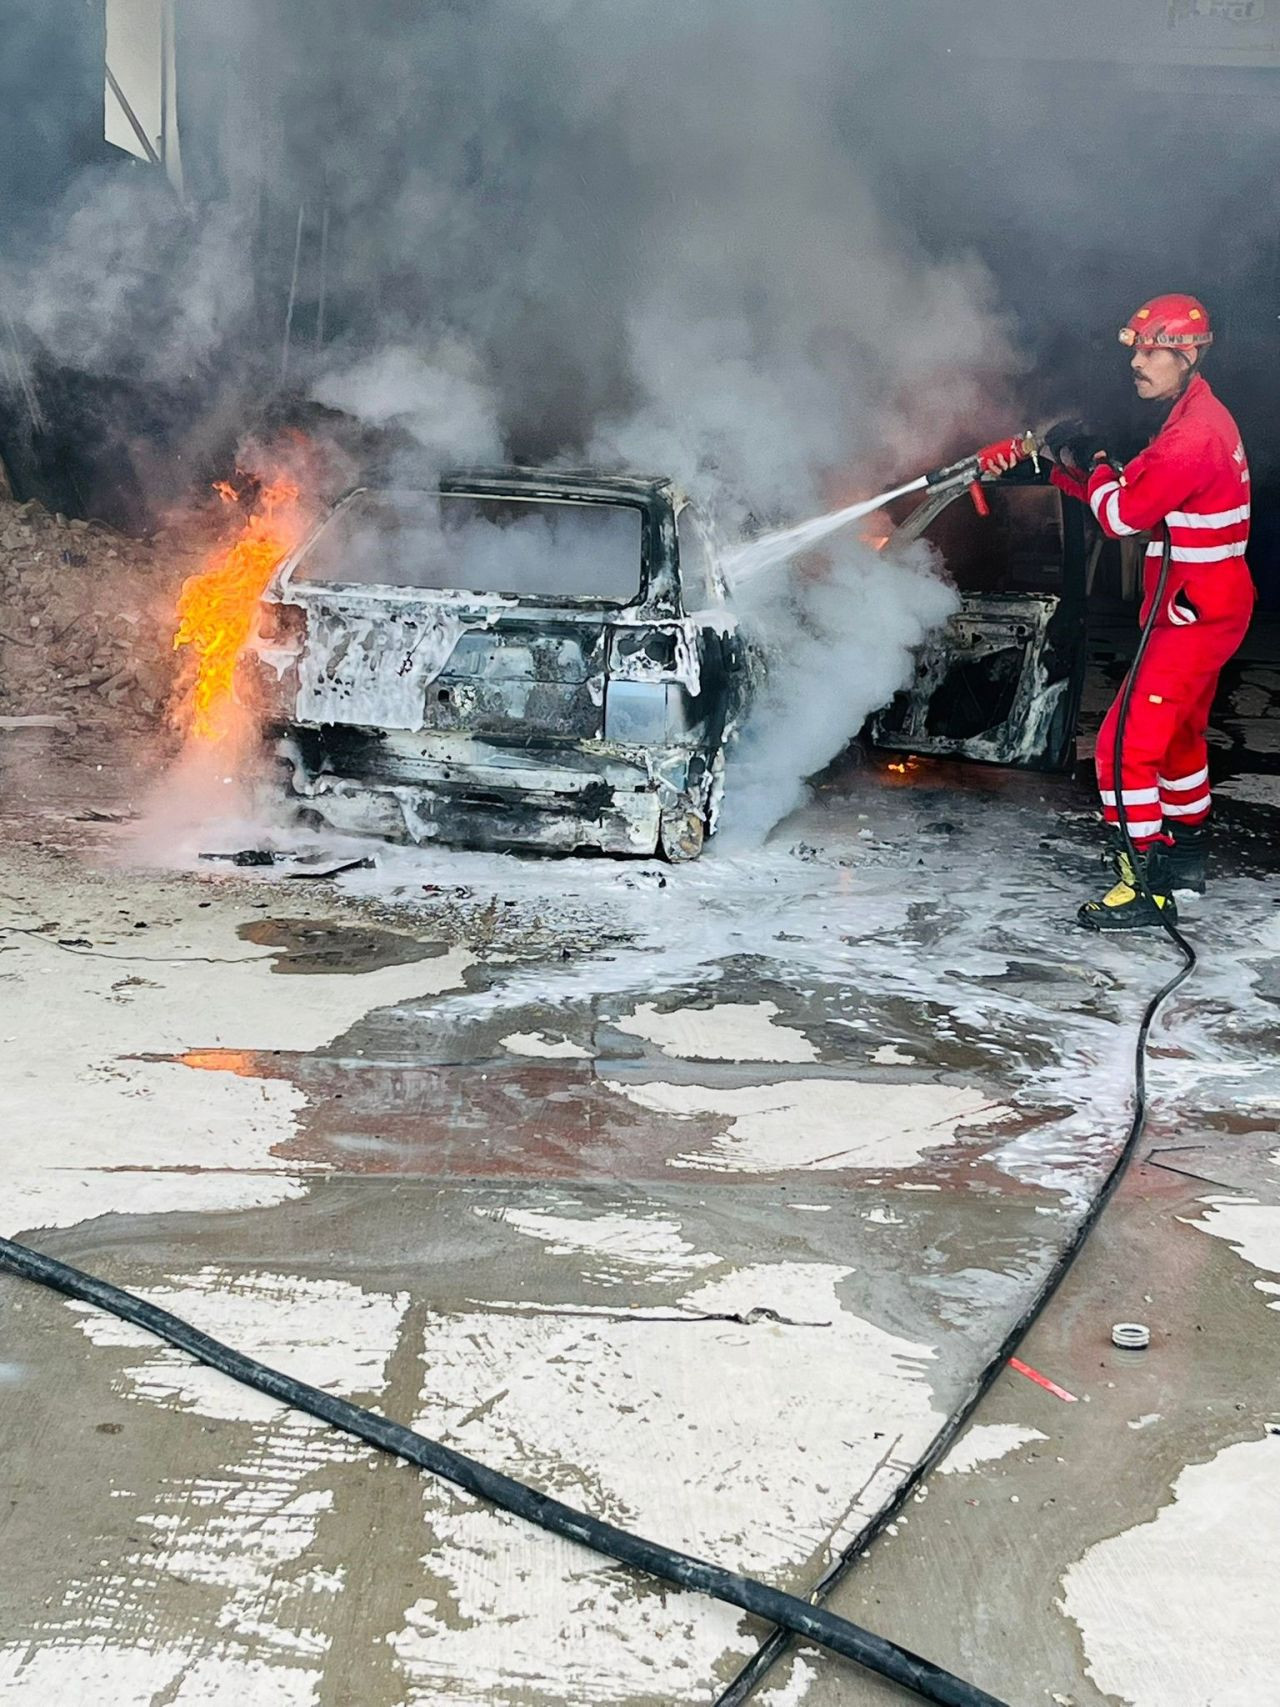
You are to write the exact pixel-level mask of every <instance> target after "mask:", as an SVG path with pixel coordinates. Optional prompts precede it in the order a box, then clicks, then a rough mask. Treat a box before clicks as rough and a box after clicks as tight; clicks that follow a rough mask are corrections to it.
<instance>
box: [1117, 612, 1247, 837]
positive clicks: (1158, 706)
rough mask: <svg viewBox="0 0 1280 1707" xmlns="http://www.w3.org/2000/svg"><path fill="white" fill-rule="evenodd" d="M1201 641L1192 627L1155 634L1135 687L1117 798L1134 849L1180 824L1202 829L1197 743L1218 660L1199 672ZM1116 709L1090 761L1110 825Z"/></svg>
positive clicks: (1204, 778) (1204, 811)
mask: <svg viewBox="0 0 1280 1707" xmlns="http://www.w3.org/2000/svg"><path fill="white" fill-rule="evenodd" d="M1203 641H1204V637H1203V636H1202V634H1201V633H1199V632H1198V630H1197V628H1195V627H1192V628H1168V627H1157V628H1155V629H1154V630H1153V631H1152V634H1151V638H1150V640H1149V642H1148V644H1147V652H1146V656H1145V657H1144V659H1143V661H1142V669H1141V672H1140V674H1139V677H1138V680H1137V681H1136V682H1135V684H1134V690H1133V694H1132V697H1131V699H1130V701H1129V715H1128V718H1127V719H1126V722H1125V738H1124V753H1123V755H1122V763H1123V774H1122V775H1121V776H1120V778H1119V792H1120V800H1121V802H1122V803H1123V805H1124V810H1125V821H1126V823H1127V824H1128V827H1129V834H1130V835H1131V836H1132V838H1133V840H1134V843H1135V845H1136V846H1138V847H1143V846H1147V845H1149V844H1150V843H1151V842H1153V841H1155V840H1156V839H1157V838H1158V837H1159V836H1160V835H1161V834H1162V833H1163V832H1167V831H1169V830H1173V829H1176V828H1177V827H1178V825H1180V824H1182V825H1188V826H1190V825H1194V824H1199V823H1203V821H1204V819H1205V818H1206V817H1207V816H1208V814H1209V806H1210V798H1209V782H1208V768H1207V766H1208V748H1207V747H1206V745H1205V738H1204V736H1205V727H1206V725H1207V723H1208V720H1209V711H1210V708H1211V707H1212V705H1213V695H1214V690H1215V688H1216V687H1217V685H1218V671H1219V669H1220V668H1221V663H1222V662H1225V659H1224V660H1221V661H1219V662H1215V663H1214V664H1213V665H1212V667H1211V668H1208V669H1206V668H1204V666H1203V663H1202V659H1203V657H1204V644H1203ZM1238 643H1239V642H1238V640H1237V642H1236V644H1238ZM1233 650H1234V648H1233ZM1228 655H1229V654H1228ZM1197 664H1199V665H1200V668H1197V667H1196V666H1197ZM1119 705H1120V701H1119V698H1118V697H1117V699H1116V701H1115V703H1114V704H1113V705H1112V707H1111V709H1110V710H1109V711H1108V712H1107V715H1106V717H1105V718H1104V719H1103V723H1102V728H1101V729H1100V730H1099V731H1098V745H1097V751H1096V756H1095V764H1096V768H1097V773H1098V788H1099V790H1100V792H1101V794H1102V812H1103V816H1104V817H1105V819H1106V820H1107V822H1108V823H1109V824H1116V823H1118V822H1119V819H1120V814H1119V810H1118V806H1117V802H1116V783H1117V778H1116V776H1115V741H1116V718H1117V715H1118V712H1119ZM1201 773H1203V774H1201ZM1192 779H1195V780H1194V781H1193V780H1192Z"/></svg>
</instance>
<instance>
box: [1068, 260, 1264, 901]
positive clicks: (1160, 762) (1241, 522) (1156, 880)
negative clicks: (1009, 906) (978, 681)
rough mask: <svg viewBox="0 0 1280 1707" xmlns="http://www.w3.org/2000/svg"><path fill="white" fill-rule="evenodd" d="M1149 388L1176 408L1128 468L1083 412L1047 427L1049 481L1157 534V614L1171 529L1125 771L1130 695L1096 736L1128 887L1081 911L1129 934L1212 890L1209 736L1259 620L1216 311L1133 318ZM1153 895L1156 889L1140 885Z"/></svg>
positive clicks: (1101, 519)
mask: <svg viewBox="0 0 1280 1707" xmlns="http://www.w3.org/2000/svg"><path fill="white" fill-rule="evenodd" d="M1120 342H1121V343H1122V344H1123V345H1125V346H1126V348H1128V349H1129V350H1131V351H1132V352H1133V354H1132V360H1131V362H1130V366H1131V369H1132V372H1133V382H1134V386H1135V388H1136V390H1137V393H1138V395H1139V397H1141V398H1143V399H1145V400H1146V401H1147V402H1149V403H1153V404H1156V405H1158V406H1159V407H1161V408H1163V409H1165V410H1166V411H1167V413H1166V415H1165V420H1164V424H1163V426H1161V428H1160V430H1159V432H1157V434H1156V436H1155V437H1154V438H1153V439H1152V441H1151V443H1150V444H1149V445H1148V446H1147V448H1146V450H1144V451H1142V452H1141V453H1140V454H1139V455H1138V456H1136V457H1134V459H1133V461H1132V462H1129V463H1126V464H1125V466H1124V467H1123V468H1122V469H1117V468H1116V467H1115V465H1114V464H1113V462H1112V460H1111V458H1110V457H1109V456H1108V454H1107V448H1106V444H1105V442H1104V441H1103V440H1102V439H1101V438H1099V437H1098V436H1097V435H1092V434H1090V433H1088V432H1086V431H1084V430H1083V429H1082V428H1081V425H1080V423H1079V422H1078V421H1077V422H1062V423H1059V425H1058V426H1056V427H1052V428H1050V429H1049V432H1048V433H1047V434H1046V435H1045V437H1046V444H1047V447H1048V450H1049V454H1050V455H1051V456H1052V457H1053V459H1054V463H1055V466H1054V469H1053V473H1052V479H1053V483H1054V484H1055V485H1056V486H1058V487H1059V488H1060V489H1061V490H1062V491H1064V492H1067V493H1069V494H1071V495H1072V496H1073V497H1076V498H1080V499H1081V500H1082V501H1084V502H1086V503H1088V505H1089V508H1090V509H1091V510H1092V511H1093V514H1094V516H1095V517H1096V518H1097V520H1098V523H1099V525H1100V526H1101V528H1102V531H1103V532H1104V533H1105V534H1106V536H1107V538H1108V539H1124V538H1126V537H1128V536H1129V535H1131V534H1147V535H1149V536H1150V539H1149V543H1148V545H1147V548H1146V561H1145V574H1144V580H1143V604H1142V610H1141V613H1140V618H1139V620H1140V621H1141V622H1143V623H1145V621H1146V619H1147V616H1148V613H1149V610H1150V603H1151V600H1152V598H1153V597H1154V595H1155V589H1156V583H1157V580H1158V579H1159V574H1160V566H1161V561H1162V557H1163V553H1164V549H1165V529H1166V528H1167V529H1168V537H1169V540H1170V542H1171V562H1170V568H1169V578H1168V581H1167V584H1166V587H1165V592H1164V597H1163V599H1162V601H1161V608H1160V609H1159V610H1158V611H1157V612H1156V616H1155V625H1154V627H1153V629H1152V631H1151V637H1150V640H1149V641H1148V643H1147V648H1146V651H1145V654H1144V655H1143V657H1142V658H1141V660H1140V663H1139V665H1138V674H1137V678H1136V680H1135V681H1134V684H1133V691H1132V695H1131V697H1130V701H1129V710H1128V714H1127V717H1126V719H1125V727H1124V741H1123V749H1122V753H1121V767H1122V768H1121V774H1120V775H1119V776H1117V775H1116V774H1115V757H1116V753H1115V744H1116V719H1117V715H1118V709H1119V698H1118V697H1117V699H1116V701H1115V703H1114V704H1113V705H1112V706H1111V708H1110V710H1109V711H1108V712H1107V715H1106V717H1105V718H1104V720H1103V724H1102V728H1101V730H1100V731H1099V733H1098V744H1097V751H1096V755H1095V761H1094V762H1095V766H1096V769H1097V776H1098V789H1099V792H1100V793H1101V796H1102V811H1103V817H1104V818H1105V820H1106V822H1107V823H1108V824H1109V825H1110V826H1112V829H1111V837H1112V841H1113V855H1114V865H1115V872H1116V878H1117V881H1116V883H1115V884H1114V885H1113V886H1112V888H1110V889H1109V890H1108V891H1107V893H1106V894H1105V895H1103V896H1102V897H1101V899H1099V900H1097V901H1086V902H1085V904H1084V906H1082V907H1081V908H1080V910H1079V913H1078V914H1077V918H1078V919H1079V921H1080V923H1081V924H1082V925H1085V926H1087V927H1088V928H1089V929H1091V930H1099V931H1111V930H1131V929H1133V928H1135V927H1141V926H1151V925H1158V924H1159V923H1160V920H1161V917H1162V916H1166V917H1168V918H1170V919H1173V918H1176V917H1177V911H1176V907H1175V904H1174V899H1173V891H1174V890H1175V889H1191V890H1195V891H1197V892H1199V893H1201V894H1203V892H1204V888H1205V873H1206V854H1207V843H1208V836H1209V813H1210V808H1211V806H1212V800H1211V796H1210V791H1209V767H1208V748H1207V746H1206V744H1205V730H1206V727H1207V725H1208V721H1209V712H1210V708H1211V707H1212V704H1213V696H1214V690H1215V689H1216V687H1217V685H1218V674H1219V672H1220V671H1221V669H1222V666H1223V665H1224V664H1225V663H1226V662H1227V660H1228V659H1229V658H1230V657H1231V656H1232V655H1233V653H1235V651H1236V650H1237V649H1238V647H1239V646H1240V643H1241V641H1242V640H1243V639H1244V636H1245V631H1246V629H1247V628H1248V626H1249V620H1250V617H1251V616H1252V614H1253V602H1254V590H1253V581H1252V578H1251V576H1250V574H1249V570H1248V567H1247V565H1246V563H1245V555H1244V554H1245V546H1246V544H1247V542H1248V538H1249V465H1248V463H1247V461H1246V460H1245V453H1244V445H1243V443H1242V442H1241V438H1240V431H1239V428H1238V427H1237V426H1236V423H1235V421H1234V420H1233V419H1232V417H1231V415H1230V414H1229V413H1228V411H1227V410H1226V409H1225V408H1224V407H1223V405H1222V404H1221V403H1220V402H1219V401H1218V399H1217V398H1216V397H1215V396H1214V394H1213V392H1212V391H1211V390H1210V388H1209V385H1208V383H1207V381H1206V380H1205V378H1204V375H1203V373H1202V372H1201V365H1202V363H1203V360H1204V352H1205V351H1206V350H1207V349H1208V348H1209V346H1210V344H1212V342H1213V328H1212V326H1211V325H1210V321H1209V313H1208V310H1207V309H1206V308H1205V307H1204V304H1203V303H1201V302H1198V301H1197V300H1196V298H1195V297H1193V296H1184V295H1179V294H1172V295H1167V296H1157V297H1155V298H1154V299H1153V300H1152V301H1151V302H1148V303H1144V304H1143V306H1142V307H1141V308H1140V309H1139V310H1138V311H1137V313H1136V314H1135V315H1134V316H1133V318H1132V319H1131V320H1130V321H1129V323H1128V324H1127V325H1126V326H1124V327H1122V328H1121V331H1120ZM1120 804H1123V807H1124V817H1125V821H1126V824H1127V826H1128V830H1129V835H1130V838H1131V839H1132V842H1133V846H1134V849H1135V852H1136V854H1137V859H1138V863H1139V866H1140V868H1141V869H1140V870H1139V871H1137V872H1135V871H1134V869H1133V868H1132V865H1131V863H1130V859H1129V854H1128V852H1127V850H1126V849H1125V847H1124V842H1123V838H1122V836H1121V835H1120V832H1119V829H1118V824H1119V817H1120ZM1144 890H1145V891H1146V893H1144V892H1143V891H1144Z"/></svg>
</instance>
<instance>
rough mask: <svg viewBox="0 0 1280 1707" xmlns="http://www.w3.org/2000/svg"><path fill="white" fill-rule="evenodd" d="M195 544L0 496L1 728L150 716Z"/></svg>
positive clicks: (165, 679) (163, 688)
mask: <svg viewBox="0 0 1280 1707" xmlns="http://www.w3.org/2000/svg"><path fill="white" fill-rule="evenodd" d="M203 543H204V542H203V541H200V540H196V539H193V538H192V537H191V535H190V533H189V532H188V533H186V534H185V535H184V536H183V537H181V538H180V537H179V536H178V535H177V534H176V533H173V532H161V533H156V534H154V535H152V536H151V537H150V538H149V539H131V538H129V537H127V536H126V535H124V534H120V533H116V532H115V531H114V530H113V529H112V528H109V527H107V526H106V525H105V524H104V523H100V522H88V521H83V520H81V519H80V518H79V517H72V518H70V519H68V518H67V517H66V516H63V515H51V514H50V513H49V511H48V510H46V509H45V508H44V507H43V506H42V505H41V504H40V503H39V502H37V501H36V500H34V499H32V500H30V501H29V502H27V503H25V504H15V503H11V502H7V501H0V713H4V714H5V715H4V717H3V727H5V728H17V727H28V728H29V727H37V726H43V727H58V726H59V725H60V724H63V725H65V720H66V719H67V718H71V719H74V720H76V721H83V720H85V719H86V718H87V717H94V716H96V715H97V714H98V713H100V712H101V711H102V710H104V709H107V708H110V709H111V710H112V711H113V713H114V714H115V716H116V717H117V719H118V718H120V717H121V716H123V717H124V718H125V719H126V720H129V721H134V722H138V723H154V722H155V721H156V720H158V719H159V718H160V717H161V716H162V714H163V710H164V706H165V703H166V701H167V699H168V697H169V694H170V691H171V689H172V685H173V678H174V668H175V655H174V652H173V645H172V639H173V609H174V601H175V599H176V597H177V593H178V589H179V588H180V587H181V585H182V582H183V580H184V579H185V577H186V576H187V575H189V574H191V573H192V571H193V570H194V569H195V568H196V567H197V565H198V561H199V555H200V547H201V546H202V545H203Z"/></svg>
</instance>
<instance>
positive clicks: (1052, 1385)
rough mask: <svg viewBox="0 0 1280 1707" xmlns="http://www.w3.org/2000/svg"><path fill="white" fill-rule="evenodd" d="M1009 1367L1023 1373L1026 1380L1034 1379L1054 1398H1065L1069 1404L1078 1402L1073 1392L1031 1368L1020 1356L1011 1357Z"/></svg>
mask: <svg viewBox="0 0 1280 1707" xmlns="http://www.w3.org/2000/svg"><path fill="white" fill-rule="evenodd" d="M1009 1367H1010V1369H1016V1370H1017V1371H1018V1374H1019V1375H1025V1376H1026V1378H1027V1380H1028V1381H1034V1382H1035V1384H1036V1386H1037V1387H1043V1388H1044V1390H1045V1392H1046V1393H1052V1394H1053V1396H1054V1398H1055V1399H1065V1400H1066V1402H1067V1404H1069V1405H1075V1404H1078V1403H1079V1401H1078V1400H1077V1398H1076V1396H1075V1394H1074V1393H1068V1392H1067V1389H1066V1388H1065V1387H1059V1385H1058V1383H1057V1382H1056V1381H1050V1379H1049V1377H1048V1376H1047V1375H1041V1373H1040V1371H1039V1370H1038V1369H1033V1368H1032V1367H1031V1365H1030V1364H1029V1363H1024V1362H1023V1361H1022V1359H1021V1358H1020V1357H1011V1358H1010V1359H1009Z"/></svg>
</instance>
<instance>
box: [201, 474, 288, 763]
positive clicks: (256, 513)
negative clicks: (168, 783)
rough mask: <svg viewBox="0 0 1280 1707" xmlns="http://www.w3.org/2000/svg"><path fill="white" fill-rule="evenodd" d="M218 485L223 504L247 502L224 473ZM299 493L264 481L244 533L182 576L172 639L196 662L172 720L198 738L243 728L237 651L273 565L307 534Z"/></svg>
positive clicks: (217, 737) (226, 735) (222, 737)
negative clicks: (237, 694) (186, 576)
mask: <svg viewBox="0 0 1280 1707" xmlns="http://www.w3.org/2000/svg"><path fill="white" fill-rule="evenodd" d="M213 489H214V491H215V492H216V493H217V494H218V496H219V498H221V499H222V501H223V503H224V504H229V505H230V504H239V503H240V502H241V493H240V492H239V491H237V489H236V488H235V487H234V486H233V485H231V484H230V483H229V482H228V481H225V480H219V481H218V482H216V484H215V485H214V488H213ZM298 499H299V491H298V488H297V486H295V485H293V484H292V483H291V482H290V481H288V480H284V479H280V480H275V481H272V482H271V483H269V484H265V485H263V486H262V487H261V488H260V490H259V492H258V494H257V497H256V499H255V501H254V507H253V510H252V512H251V513H250V515H249V516H248V518H247V520H246V521H245V524H244V527H243V528H242V530H241V532H240V535H239V537H238V538H237V539H236V540H234V541H233V543H232V544H231V545H230V546H228V547H227V548H226V550H224V551H221V552H219V553H218V554H217V556H216V557H215V558H214V559H213V561H212V562H211V563H210V565H209V567H208V568H207V569H205V570H204V571H203V572H202V573H201V574H199V575H192V576H190V577H189V579H188V580H186V581H185V582H184V583H183V586H182V591H181V592H180V593H179V595H178V608H177V628H176V630H175V632H174V636H173V644H174V649H175V650H179V649H181V648H183V647H187V648H189V651H188V654H187V656H188V659H189V661H190V663H189V668H188V670H187V671H186V673H185V680H184V685H183V688H182V691H181V693H180V697H179V700H178V703H177V706H176V708H175V712H174V720H175V722H176V723H177V725H178V727H179V728H180V729H181V730H182V731H183V733H184V734H186V735H187V736H188V737H189V738H191V739H193V740H196V741H201V742H221V741H226V740H228V739H230V738H231V737H232V736H233V735H235V734H236V733H237V732H238V730H239V727H240V719H239V717H238V715H237V706H236V701H235V694H234V681H235V668H236V659H237V658H238V657H239V656H240V653H241V651H242V650H243V649H244V645H245V642H246V641H247V640H248V638H249V635H250V633H251V631H252V628H253V622H254V616H255V614H256V612H257V608H258V601H259V599H261V597H262V594H263V592H264V591H265V590H266V586H267V582H268V581H269V580H270V579H271V575H272V571H273V570H274V569H275V567H276V565H277V564H278V563H279V561H280V559H281V558H282V557H283V556H284V555H285V553H286V552H287V551H289V550H290V549H291V548H292V547H293V546H294V545H296V543H297V541H298V540H299V538H300V537H301V534H302V525H303V518H302V513H301V511H300V509H299V504H298Z"/></svg>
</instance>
